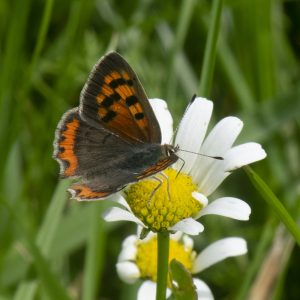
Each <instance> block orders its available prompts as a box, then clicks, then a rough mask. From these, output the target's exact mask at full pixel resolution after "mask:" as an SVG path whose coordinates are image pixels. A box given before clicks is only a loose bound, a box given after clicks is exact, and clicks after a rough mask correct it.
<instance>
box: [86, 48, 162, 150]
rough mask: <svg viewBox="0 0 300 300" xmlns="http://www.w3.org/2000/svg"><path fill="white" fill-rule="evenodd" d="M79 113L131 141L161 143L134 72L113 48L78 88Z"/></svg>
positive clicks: (154, 120) (156, 126) (154, 121)
mask: <svg viewBox="0 0 300 300" xmlns="http://www.w3.org/2000/svg"><path fill="white" fill-rule="evenodd" d="M80 115H81V116H82V118H83V119H84V120H87V121H88V122H89V123H90V124H93V125H94V126H96V127H97V126H103V127H105V128H107V129H108V130H109V131H111V132H113V133H115V134H116V135H119V136H121V137H123V138H124V139H126V140H130V141H131V142H144V143H159V144H160V143H161V131H160V127H159V124H158V121H157V119H156V117H155V115H154V112H153V110H152V108H151V105H150V103H149V100H148V99H147V96H146V94H145V92H144V90H143V87H142V86H141V84H140V82H139V80H138V78H137V76H136V74H135V73H134V71H133V70H132V69H131V67H130V66H129V64H128V63H127V62H126V61H125V60H124V59H123V58H122V56H120V55H119V54H118V53H116V52H111V53H109V54H107V55H105V56H104V57H103V58H101V59H100V60H99V62H98V63H97V64H96V65H95V66H94V68H93V70H92V72H91V74H90V76H89V79H88V81H87V83H86V84H85V86H84V88H83V90H82V92H81V100H80Z"/></svg>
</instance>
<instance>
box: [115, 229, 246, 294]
mask: <svg viewBox="0 0 300 300" xmlns="http://www.w3.org/2000/svg"><path fill="white" fill-rule="evenodd" d="M193 246H194V245H193V240H192V239H191V238H190V237H189V236H187V235H185V234H182V233H181V232H177V233H176V234H173V235H171V237H170V250H169V262H170V261H171V260H172V259H176V260H177V261H179V262H181V263H182V264H183V265H184V267H185V268H186V269H187V270H188V271H189V272H191V273H192V274H198V273H200V272H201V271H203V270H205V269H207V268H208V267H210V266H212V265H213V264H215V263H217V262H219V261H222V260H224V259H226V258H228V257H234V256H239V255H243V254H245V253H247V245H246V241H245V240H244V239H242V238H237V237H230V238H225V239H222V240H218V241H216V242H214V243H212V244H211V245H209V246H208V247H206V248H205V249H204V250H203V251H201V252H200V253H199V254H198V255H197V254H196V252H195V251H194V250H193ZM156 253H157V235H156V234H155V233H150V234H149V235H148V236H147V238H146V239H144V240H140V239H139V238H138V235H131V236H129V237H127V238H126V239H125V240H124V241H123V244H122V250H121V252H120V255H119V258H118V263H117V266H116V267H117V273H118V275H119V277H120V278H121V279H122V280H123V281H124V282H126V283H129V284H131V283H134V282H136V281H137V280H138V279H143V280H145V281H144V282H143V283H142V285H141V286H140V288H139V290H138V294H137V300H154V299H155V294H156V267H157V265H156V264H157V263H156V259H157V257H156V255H157V254H156ZM193 283H194V286H195V289H196V292H197V296H198V298H197V299H201V300H209V299H214V297H213V294H212V292H211V290H210V288H209V287H208V285H207V284H206V283H205V282H204V281H202V280H200V279H199V278H193ZM172 284H173V285H175V286H176V283H171V282H169V284H168V285H169V286H168V288H167V297H169V296H170V295H171V293H172V291H171V286H172Z"/></svg>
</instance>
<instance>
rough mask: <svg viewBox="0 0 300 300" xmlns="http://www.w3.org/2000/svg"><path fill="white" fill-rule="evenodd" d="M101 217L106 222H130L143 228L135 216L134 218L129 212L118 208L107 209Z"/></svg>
mask: <svg viewBox="0 0 300 300" xmlns="http://www.w3.org/2000/svg"><path fill="white" fill-rule="evenodd" d="M103 217H104V220H105V221H107V222H115V221H130V222H134V223H137V224H138V225H141V226H143V227H145V225H144V224H143V223H142V221H141V220H140V219H138V218H137V217H136V216H134V215H133V214H132V213H131V212H129V211H127V210H124V209H122V208H119V207H113V208H111V209H109V210H108V211H107V212H105V214H104V216H103Z"/></svg>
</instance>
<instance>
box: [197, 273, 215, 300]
mask: <svg viewBox="0 0 300 300" xmlns="http://www.w3.org/2000/svg"><path fill="white" fill-rule="evenodd" d="M193 283H194V285H195V286H196V292H197V296H198V300H214V296H213V294H212V292H211V290H210V288H209V287H208V285H207V284H206V283H205V282H204V281H202V280H200V279H198V278H193Z"/></svg>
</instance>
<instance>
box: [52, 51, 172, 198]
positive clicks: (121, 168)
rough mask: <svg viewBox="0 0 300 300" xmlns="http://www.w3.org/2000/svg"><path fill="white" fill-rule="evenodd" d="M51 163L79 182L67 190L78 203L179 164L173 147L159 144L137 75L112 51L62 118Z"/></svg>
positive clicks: (158, 134) (159, 133)
mask: <svg viewBox="0 0 300 300" xmlns="http://www.w3.org/2000/svg"><path fill="white" fill-rule="evenodd" d="M54 158H55V159H56V160H57V161H58V162H59V164H60V167H61V171H60V173H61V175H62V177H74V178H77V179H78V180H79V182H78V183H75V184H73V185H72V186H71V188H70V192H71V193H72V195H73V197H75V198H77V199H79V200H95V199H101V198H105V197H107V196H109V195H111V194H113V193H115V192H117V191H119V190H120V189H122V188H123V187H124V186H125V185H127V184H128V183H131V182H136V181H138V180H140V179H143V178H146V177H148V176H151V175H154V174H156V173H158V172H160V171H162V170H164V169H165V168H166V167H168V166H169V165H171V164H172V163H174V162H175V161H177V159H178V157H177V155H176V149H175V148H174V147H173V146H172V145H161V132H160V127H159V125H158V122H157V119H156V117H155V115H154V112H153V110H152V108H151V106H150V103H149V100H148V99H147V97H146V95H145V93H144V91H143V89H142V86H141V84H140V83H139V81H138V79H137V77H136V75H135V73H134V72H133V71H132V69H131V68H130V66H129V65H128V64H127V62H126V61H125V60H124V59H123V58H122V57H121V56H120V55H118V54H117V53H115V52H112V53H110V54H108V55H106V56H104V58H102V59H101V60H100V61H99V62H98V63H97V64H96V66H95V67H94V69H93V71H92V73H91V75H90V77H89V79H88V81H87V83H86V85H85V87H84V88H83V90H82V93H81V99H80V106H79V107H77V108H74V109H71V110H69V111H68V112H66V113H65V114H64V116H63V117H62V119H61V121H60V123H59V125H58V127H57V131H56V138H55V142H54Z"/></svg>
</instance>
